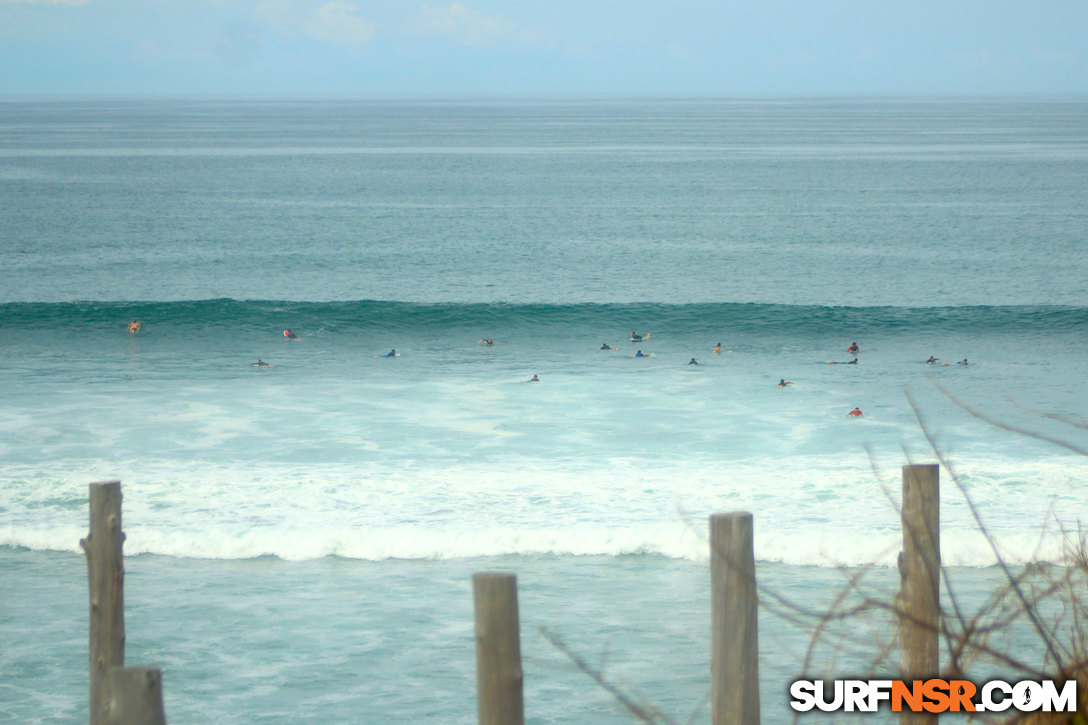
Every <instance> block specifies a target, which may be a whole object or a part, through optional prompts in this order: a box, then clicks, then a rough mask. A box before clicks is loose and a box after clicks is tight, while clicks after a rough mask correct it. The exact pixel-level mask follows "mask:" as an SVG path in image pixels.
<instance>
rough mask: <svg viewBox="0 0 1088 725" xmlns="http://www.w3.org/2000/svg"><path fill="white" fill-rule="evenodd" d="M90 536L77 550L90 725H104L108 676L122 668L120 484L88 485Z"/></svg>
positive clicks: (123, 537)
mask: <svg viewBox="0 0 1088 725" xmlns="http://www.w3.org/2000/svg"><path fill="white" fill-rule="evenodd" d="M90 498H91V532H90V534H88V535H87V538H85V539H81V540H80V542H79V545H80V546H81V547H83V551H84V552H86V554H87V580H88V583H89V589H90V599H91V634H90V648H89V649H90V660H91V678H90V679H91V725H105V723H106V719H105V718H106V710H107V707H108V703H109V700H110V697H109V691H108V688H109V680H108V679H107V675H108V673H109V671H110V669H111V668H113V667H123V666H124V664H125V602H124V591H125V570H124V564H123V562H122V557H121V547H122V545H123V544H124V540H125V535H124V534H123V533H122V532H121V482H120V481H103V482H99V483H92V484H91V485H90Z"/></svg>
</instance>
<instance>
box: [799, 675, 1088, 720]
mask: <svg viewBox="0 0 1088 725" xmlns="http://www.w3.org/2000/svg"><path fill="white" fill-rule="evenodd" d="M790 697H791V698H793V699H791V700H790V707H792V708H793V709H794V710H795V711H797V712H809V711H810V710H812V709H817V710H820V711H823V712H839V711H842V712H876V711H877V709H878V708H879V707H880V706H881V705H882V704H883V703H888V704H889V705H890V706H891V710H892V712H903V711H907V712H932V713H939V712H1003V711H1005V710H1008V709H1009V708H1013V709H1015V710H1018V711H1020V712H1037V711H1042V712H1076V711H1077V682H1076V680H1069V681H1068V682H1064V683H1061V684H1059V683H1058V682H1056V681H1054V680H1043V681H1041V682H1034V681H1030V680H1025V681H1022V682H1015V683H1009V682H1004V681H1002V680H991V681H989V682H987V683H985V684H983V685H982V686H976V685H975V684H974V683H973V682H970V681H968V680H938V679H931V680H910V681H904V680H832V681H830V682H828V681H823V680H798V681H797V682H794V683H793V684H792V685H790Z"/></svg>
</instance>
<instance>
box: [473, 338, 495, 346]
mask: <svg viewBox="0 0 1088 725" xmlns="http://www.w3.org/2000/svg"><path fill="white" fill-rule="evenodd" d="M476 344H477V345H480V344H484V345H494V344H495V341H494V340H492V339H491V338H490V337H485V338H484V339H483V340H480V342H477V343H476Z"/></svg>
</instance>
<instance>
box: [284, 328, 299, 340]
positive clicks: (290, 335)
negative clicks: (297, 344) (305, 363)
mask: <svg viewBox="0 0 1088 725" xmlns="http://www.w3.org/2000/svg"><path fill="white" fill-rule="evenodd" d="M283 336H284V337H286V338H287V339H288V340H297V339H298V335H296V334H295V333H293V332H291V331H290V330H284V331H283Z"/></svg>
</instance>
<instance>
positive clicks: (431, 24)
mask: <svg viewBox="0 0 1088 725" xmlns="http://www.w3.org/2000/svg"><path fill="white" fill-rule="evenodd" d="M420 27H421V29H422V31H423V32H424V33H426V34H428V35H437V36H441V37H445V38H449V39H451V40H454V41H456V42H458V43H461V44H463V45H472V46H477V47H486V46H494V45H500V44H502V43H507V42H511V41H514V42H524V41H529V40H532V39H533V36H532V35H531V34H530V33H526V32H524V31H522V30H521V29H520V28H519V27H518V26H517V24H516V23H514V22H511V21H509V20H506V19H504V18H499V17H495V16H491V15H485V14H483V13H481V12H479V11H478V10H472V9H471V8H469V7H468V6H466V5H465V4H464V3H462V2H454V3H450V4H449V5H442V6H437V5H424V6H423V21H422V23H421V25H420Z"/></svg>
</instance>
